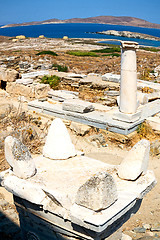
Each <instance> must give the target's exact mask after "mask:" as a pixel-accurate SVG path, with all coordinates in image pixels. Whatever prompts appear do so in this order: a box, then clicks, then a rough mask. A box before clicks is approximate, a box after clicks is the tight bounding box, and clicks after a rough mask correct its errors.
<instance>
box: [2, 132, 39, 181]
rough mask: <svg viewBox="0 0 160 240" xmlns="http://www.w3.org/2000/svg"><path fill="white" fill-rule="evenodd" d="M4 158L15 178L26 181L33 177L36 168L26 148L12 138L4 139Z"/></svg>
mask: <svg viewBox="0 0 160 240" xmlns="http://www.w3.org/2000/svg"><path fill="white" fill-rule="evenodd" d="M5 158H6V160H7V162H8V163H9V165H10V166H11V167H12V169H13V172H14V173H15V175H16V176H17V177H20V178H24V179H26V178H30V177H32V176H33V175H35V173H36V167H35V164H34V161H33V159H32V156H31V154H30V152H29V150H28V148H27V147H26V146H25V145H24V144H23V143H21V142H20V141H19V140H18V139H16V138H14V137H12V136H8V137H7V138H6V139H5Z"/></svg>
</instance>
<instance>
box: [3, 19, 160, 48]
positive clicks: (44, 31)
mask: <svg viewBox="0 0 160 240" xmlns="http://www.w3.org/2000/svg"><path fill="white" fill-rule="evenodd" d="M107 30H117V31H131V32H138V33H144V34H149V35H152V36H155V37H159V38H160V29H155V28H142V27H131V26H121V25H108V24H94V23H55V24H43V25H34V26H22V27H9V28H0V35H2V36H9V37H14V36H17V35H25V36H26V37H38V36H39V35H44V36H45V37H48V38H63V36H68V37H69V38H96V39H106V41H104V43H110V44H120V42H117V40H119V41H136V42H138V43H139V45H142V46H153V47H160V41H153V40H146V39H136V38H126V37H117V36H110V35H102V34H97V33H96V32H101V31H107Z"/></svg>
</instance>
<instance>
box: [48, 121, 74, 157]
mask: <svg viewBox="0 0 160 240" xmlns="http://www.w3.org/2000/svg"><path fill="white" fill-rule="evenodd" d="M43 155H44V157H47V158H50V159H68V158H70V157H73V156H75V155H76V150H75V147H74V145H73V144H72V142H71V139H70V136H69V133H68V131H67V128H66V126H65V124H64V123H63V121H62V120H61V119H59V118H56V119H55V120H53V122H52V124H51V126H50V129H49V132H48V135H47V139H46V143H45V145H44V148H43Z"/></svg>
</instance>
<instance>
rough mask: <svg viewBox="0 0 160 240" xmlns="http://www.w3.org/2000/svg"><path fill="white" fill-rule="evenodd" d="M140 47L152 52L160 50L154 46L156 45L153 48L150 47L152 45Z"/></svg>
mask: <svg viewBox="0 0 160 240" xmlns="http://www.w3.org/2000/svg"><path fill="white" fill-rule="evenodd" d="M140 49H143V50H145V51H150V52H159V51H160V49H159V48H154V47H152V48H150V47H140Z"/></svg>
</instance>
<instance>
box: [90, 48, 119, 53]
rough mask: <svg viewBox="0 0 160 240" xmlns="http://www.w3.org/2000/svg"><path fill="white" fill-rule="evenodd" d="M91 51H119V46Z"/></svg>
mask: <svg viewBox="0 0 160 240" xmlns="http://www.w3.org/2000/svg"><path fill="white" fill-rule="evenodd" d="M92 52H96V53H115V52H121V49H120V47H110V48H104V49H99V50H93V51H92Z"/></svg>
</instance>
